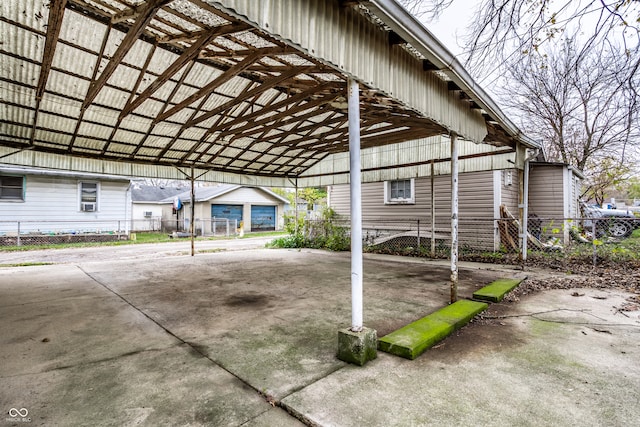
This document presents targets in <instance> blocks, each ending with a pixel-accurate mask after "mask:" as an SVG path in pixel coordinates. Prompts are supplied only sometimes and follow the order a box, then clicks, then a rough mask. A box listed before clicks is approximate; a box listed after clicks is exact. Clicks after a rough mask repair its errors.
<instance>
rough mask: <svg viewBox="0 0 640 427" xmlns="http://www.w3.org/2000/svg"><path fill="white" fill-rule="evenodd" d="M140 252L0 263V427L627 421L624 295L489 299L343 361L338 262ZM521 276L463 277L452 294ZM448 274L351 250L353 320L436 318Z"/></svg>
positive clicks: (631, 343) (630, 350)
mask: <svg viewBox="0 0 640 427" xmlns="http://www.w3.org/2000/svg"><path fill="white" fill-rule="evenodd" d="M153 253H154V254H155V255H152V256H148V257H138V256H133V257H129V256H127V257H118V255H116V254H115V253H114V254H113V256H112V257H111V259H109V260H101V261H93V260H88V261H82V260H81V259H80V260H79V261H77V262H74V263H66V264H58V265H51V266H31V267H12V268H0V382H1V383H2V387H0V409H1V410H2V411H3V413H4V414H5V415H4V417H5V419H4V420H0V423H3V422H4V423H5V424H6V425H24V424H23V419H21V414H24V411H25V410H26V411H28V415H27V417H26V418H25V420H24V421H26V419H27V418H28V420H29V421H30V424H29V425H47V426H50V425H60V426H68V425H99V426H100V425H118V426H119V425H148V426H157V425H194V426H195V425H210V426H220V425H228V426H240V425H248V426H287V425H301V421H300V420H302V422H304V423H306V424H310V425H323V426H324V425H326V426H363V425H379V426H389V425H397V426H410V425H415V426H418V425H496V426H498V425H500V426H503V425H532V426H533V425H536V426H539V425H576V424H578V425H632V424H634V422H633V420H640V403H639V402H640V364H639V363H638V362H640V318H639V317H638V314H639V313H638V312H629V313H627V316H628V317H626V316H623V315H622V314H621V313H620V312H619V311H617V310H615V307H619V306H620V304H622V302H623V301H624V299H625V298H626V297H627V295H624V294H621V293H617V292H605V291H593V290H586V291H584V292H581V294H582V296H579V297H574V296H572V295H571V294H572V291H567V290H563V291H550V292H545V293H543V294H538V295H534V296H529V297H526V298H525V299H523V300H522V301H521V302H520V303H518V304H499V305H494V306H492V308H491V310H490V312H489V314H488V315H487V316H486V317H485V318H484V319H483V320H481V321H477V322H474V323H472V324H471V325H469V326H467V327H465V328H463V329H462V330H461V331H459V332H458V334H457V335H456V336H452V337H450V338H448V339H447V340H446V341H444V342H443V343H441V344H440V345H439V346H438V347H437V348H434V349H431V350H429V351H427V352H426V353H425V354H423V355H422V356H420V357H419V358H418V359H416V360H414V361H408V360H404V359H399V358H397V357H395V356H390V355H387V354H383V353H379V354H378V359H376V360H375V361H373V362H370V363H369V364H367V365H366V366H364V367H356V366H351V365H347V364H345V363H343V362H341V361H339V360H337V359H336V357H335V351H336V348H337V331H338V329H339V328H342V327H346V326H348V323H349V321H350V288H349V286H350V283H349V276H350V273H349V271H350V266H349V254H348V253H328V252H323V251H313V250H302V251H297V250H276V249H246V250H242V251H224V252H211V253H201V254H198V255H196V256H195V257H190V256H185V255H180V254H176V253H173V255H174V256H169V255H168V254H161V253H159V252H153ZM118 258H120V259H118ZM522 274H523V273H522V272H518V271H516V270H509V269H507V270H504V269H498V268H495V269H491V266H483V268H477V266H469V267H468V268H464V267H463V268H462V269H461V272H460V278H461V283H460V296H461V297H468V296H470V295H471V293H472V292H473V290H475V289H477V288H479V287H481V286H483V285H486V284H487V283H489V282H490V281H492V280H494V279H496V278H499V277H518V276H519V275H522ZM529 274H530V273H529ZM447 280H448V269H447V267H446V265H442V264H441V263H435V262H426V261H423V260H417V259H410V258H401V257H389V256H372V255H367V256H366V259H365V302H364V303H365V324H366V325H367V326H369V327H371V328H374V329H376V330H377V331H378V334H379V335H384V334H386V333H388V332H390V331H392V330H394V329H396V328H398V327H400V326H402V325H404V324H406V323H409V322H410V321H413V320H415V319H417V318H420V317H422V316H424V315H426V314H428V313H430V312H432V311H434V310H435V309H437V308H439V307H441V306H443V305H445V304H446V303H447V300H448V295H449V288H448V283H447ZM536 313H537V314H536ZM12 409H14V411H11V410H12ZM18 410H19V411H21V412H20V414H19V415H17V416H11V414H13V415H16V414H17V411H18Z"/></svg>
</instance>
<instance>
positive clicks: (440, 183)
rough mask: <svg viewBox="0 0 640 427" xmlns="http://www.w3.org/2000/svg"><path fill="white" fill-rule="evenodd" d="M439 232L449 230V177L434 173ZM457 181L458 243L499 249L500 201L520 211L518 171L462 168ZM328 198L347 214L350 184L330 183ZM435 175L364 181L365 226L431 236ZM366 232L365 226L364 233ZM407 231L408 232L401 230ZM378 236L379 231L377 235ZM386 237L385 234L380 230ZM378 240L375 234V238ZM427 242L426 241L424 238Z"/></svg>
mask: <svg viewBox="0 0 640 427" xmlns="http://www.w3.org/2000/svg"><path fill="white" fill-rule="evenodd" d="M433 185H434V191H433V194H434V197H433V198H434V200H435V204H434V206H435V219H436V221H435V237H436V238H437V239H445V240H446V239H449V238H450V237H449V236H450V232H451V176H450V175H438V176H435V177H434V180H433ZM458 185H459V200H458V202H459V208H458V209H459V210H458V212H459V223H460V227H459V243H460V245H465V244H466V245H470V246H473V247H474V248H475V249H485V250H497V249H499V247H500V235H499V232H498V226H497V221H495V220H494V219H496V218H500V205H505V206H506V208H507V209H508V210H509V211H510V212H511V213H513V214H514V215H516V216H517V214H518V194H519V190H518V189H519V187H520V174H519V173H518V170H517V169H506V170H494V171H483V172H468V173H461V174H460V175H459V178H458ZM327 194H328V203H329V206H330V207H331V208H333V209H334V210H335V211H336V213H337V214H339V215H343V216H347V217H348V216H349V214H350V212H349V209H350V203H349V185H333V186H330V187H328V190H327ZM431 206H432V194H431V178H430V177H426V178H412V179H402V180H390V181H384V182H374V183H363V184H362V221H363V227H364V228H365V229H370V230H380V229H381V228H383V229H385V230H387V232H388V234H389V235H391V236H393V230H394V229H396V230H398V231H401V230H404V229H406V228H407V227H409V226H410V227H411V228H412V230H413V231H411V232H410V233H409V234H411V235H417V234H418V231H417V225H415V224H417V220H420V236H422V237H424V238H430V237H431V235H432V234H431V233H432V230H431ZM366 235H367V231H366V230H365V236H366ZM403 235H404V236H407V233H403ZM374 237H377V236H374ZM381 237H382V239H384V238H385V237H384V234H382V235H381ZM378 241H380V240H376V239H373V240H372V243H377V242H378ZM422 244H424V243H422Z"/></svg>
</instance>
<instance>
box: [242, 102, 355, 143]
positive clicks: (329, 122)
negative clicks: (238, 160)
mask: <svg viewBox="0 0 640 427" xmlns="http://www.w3.org/2000/svg"><path fill="white" fill-rule="evenodd" d="M305 105H306V104H305ZM308 108H311V106H309V107H308ZM286 113H287V115H290V114H291V113H290V112H288V111H287V112H286ZM322 113H323V112H320V113H319V112H318V110H313V111H310V112H308V113H306V114H302V115H300V116H292V117H291V118H289V119H286V120H281V121H278V124H277V126H274V127H272V128H270V129H269V131H272V130H275V131H278V132H279V134H278V135H280V134H283V133H288V132H291V131H288V130H283V129H280V128H281V127H282V126H288V125H290V124H294V123H299V124H302V122H304V121H305V120H307V119H309V118H311V117H315V116H318V115H319V114H322ZM334 114H337V113H334ZM343 117H344V116H341V117H339V118H335V117H334V118H333V119H331V120H323V121H321V122H318V123H316V122H314V123H313V124H310V125H307V126H303V127H301V128H300V127H297V128H296V132H305V131H307V130H309V129H315V128H318V127H322V126H330V125H332V124H334V123H335V122H337V121H341V120H342V119H343ZM278 119H279V117H274V119H273V120H278ZM251 126H252V128H251V129H250V130H248V131H246V132H243V133H236V129H234V135H233V139H237V138H243V137H249V136H250V135H254V134H256V133H259V132H262V131H263V130H262V129H260V128H258V125H251ZM274 136H277V135H274Z"/></svg>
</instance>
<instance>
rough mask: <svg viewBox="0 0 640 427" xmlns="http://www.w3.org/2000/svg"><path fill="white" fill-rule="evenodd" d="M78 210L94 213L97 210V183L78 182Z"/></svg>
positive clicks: (98, 190) (98, 186) (98, 188)
mask: <svg viewBox="0 0 640 427" xmlns="http://www.w3.org/2000/svg"><path fill="white" fill-rule="evenodd" d="M78 186H79V190H80V210H81V211H83V212H94V211H97V210H98V195H99V193H100V185H99V184H98V183H97V182H80V183H79V184H78Z"/></svg>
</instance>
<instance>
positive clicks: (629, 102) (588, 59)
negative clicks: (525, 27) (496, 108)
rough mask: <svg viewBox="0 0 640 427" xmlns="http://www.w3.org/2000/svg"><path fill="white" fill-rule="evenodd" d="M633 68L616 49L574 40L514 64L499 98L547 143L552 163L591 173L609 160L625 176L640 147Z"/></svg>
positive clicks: (639, 104)
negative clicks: (631, 81) (631, 77)
mask: <svg viewBox="0 0 640 427" xmlns="http://www.w3.org/2000/svg"><path fill="white" fill-rule="evenodd" d="M628 65H629V62H628V60H627V58H626V57H624V56H619V55H618V54H617V49H616V48H615V46H612V45H611V44H603V45H589V44H587V45H580V43H579V42H578V41H577V39H576V37H575V36H574V37H568V38H566V39H563V41H562V42H560V43H559V44H558V45H549V46H547V47H545V48H544V49H540V50H539V51H537V52H535V53H532V54H530V55H527V56H525V57H523V58H522V59H521V62H518V63H513V64H512V65H511V66H510V67H509V68H508V72H507V79H505V80H503V81H502V86H501V90H500V91H499V92H500V93H501V95H502V96H501V98H503V99H504V100H505V103H506V105H507V106H508V107H510V108H511V109H513V110H514V111H516V112H517V113H519V114H518V115H519V116H520V117H521V118H522V119H521V122H522V124H521V127H522V129H523V130H524V131H525V133H526V134H528V135H529V136H531V137H533V138H535V139H538V140H540V141H542V143H543V147H544V148H545V152H546V154H547V159H548V160H552V161H561V162H563V163H567V164H570V165H573V166H576V167H577V168H578V169H580V170H582V171H586V170H587V169H589V166H590V165H597V159H607V164H608V165H609V167H610V168H614V169H616V168H617V169H616V170H622V166H624V165H625V164H627V163H629V160H630V159H633V158H634V157H636V155H637V154H638V153H637V148H638V143H639V142H640V102H638V97H637V94H636V91H635V88H632V87H630V86H629V85H628V84H627V83H626V82H627V80H628V77H629V76H628V73H630V72H631V70H630V69H629V67H628ZM636 80H637V79H636Z"/></svg>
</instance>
